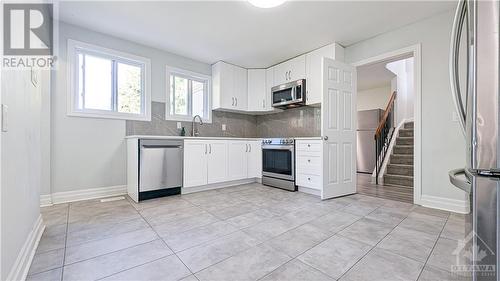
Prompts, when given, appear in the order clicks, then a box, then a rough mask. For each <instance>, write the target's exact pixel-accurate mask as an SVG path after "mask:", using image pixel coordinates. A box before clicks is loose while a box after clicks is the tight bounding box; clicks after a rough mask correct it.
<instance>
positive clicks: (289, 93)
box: [271, 79, 306, 108]
mask: <svg viewBox="0 0 500 281" xmlns="http://www.w3.org/2000/svg"><path fill="white" fill-rule="evenodd" d="M271 92H272V101H273V107H279V108H291V107H298V106H302V105H305V104H306V97H305V93H306V80H305V79H301V80H297V81H293V82H289V83H286V84H282V85H279V86H275V87H272V88H271Z"/></svg>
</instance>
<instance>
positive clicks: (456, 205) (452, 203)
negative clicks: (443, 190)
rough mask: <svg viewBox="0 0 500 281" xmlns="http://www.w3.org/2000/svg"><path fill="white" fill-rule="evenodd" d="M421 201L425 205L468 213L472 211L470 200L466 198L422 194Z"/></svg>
mask: <svg viewBox="0 0 500 281" xmlns="http://www.w3.org/2000/svg"><path fill="white" fill-rule="evenodd" d="M419 203H420V205H422V206H424V207H429V208H434V209H440V210H445V211H450V212H455V213H460V214H468V213H469V212H470V208H469V202H467V201H464V200H457V199H449V198H443V197H437V196H430V195H422V196H421V198H420V202H419Z"/></svg>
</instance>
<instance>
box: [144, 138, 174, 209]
mask: <svg viewBox="0 0 500 281" xmlns="http://www.w3.org/2000/svg"><path fill="white" fill-rule="evenodd" d="M182 160H183V141H182V140H149V139H148V140H140V151H139V201H141V200H146V199H151V198H156V197H162V196H168V195H174V194H180V193H181V188H182V166H183V161H182Z"/></svg>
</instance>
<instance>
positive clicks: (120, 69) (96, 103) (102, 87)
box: [68, 40, 151, 120]
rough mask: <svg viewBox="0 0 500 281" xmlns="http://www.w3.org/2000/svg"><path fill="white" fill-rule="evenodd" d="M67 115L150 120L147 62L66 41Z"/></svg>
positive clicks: (148, 64) (131, 56) (143, 59)
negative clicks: (68, 72) (68, 86)
mask: <svg viewBox="0 0 500 281" xmlns="http://www.w3.org/2000/svg"><path fill="white" fill-rule="evenodd" d="M68 62H69V68H70V85H71V86H70V87H71V88H70V90H69V91H68V93H69V95H70V96H69V98H68V115H71V116H83V117H96V118H113V119H126V120H151V114H150V111H151V94H150V82H149V81H150V80H149V72H150V62H149V60H148V59H146V58H142V57H138V56H135V55H130V54H125V53H122V52H117V51H114V50H109V49H105V48H102V47H98V46H94V45H90V44H87V43H82V42H77V41H74V40H68Z"/></svg>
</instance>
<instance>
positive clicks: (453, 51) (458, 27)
mask: <svg viewBox="0 0 500 281" xmlns="http://www.w3.org/2000/svg"><path fill="white" fill-rule="evenodd" d="M464 23H466V26H468V25H469V19H468V17H467V1H459V2H458V5H457V10H456V11H455V17H454V19H453V26H452V30H451V40H450V42H451V43H450V65H449V68H450V85H451V93H452V97H453V103H454V104H455V108H456V110H457V113H458V120H459V121H460V127H461V129H462V133H463V134H464V135H465V115H466V114H467V112H466V108H464V103H463V101H462V94H461V92H460V83H459V75H458V59H459V51H460V37H461V34H462V28H463V25H464ZM466 28H467V27H466ZM468 41H469V34H467V42H468ZM468 61H469V53H468V52H467V62H468ZM467 65H468V63H467ZM467 72H469V71H467ZM466 79H467V81H466V84H467V87H466V92H465V95H466V99H467V95H468V94H469V93H468V84H469V77H468V75H467V78H466Z"/></svg>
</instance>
